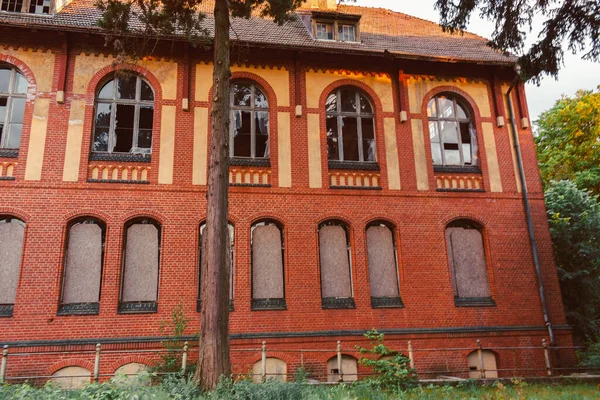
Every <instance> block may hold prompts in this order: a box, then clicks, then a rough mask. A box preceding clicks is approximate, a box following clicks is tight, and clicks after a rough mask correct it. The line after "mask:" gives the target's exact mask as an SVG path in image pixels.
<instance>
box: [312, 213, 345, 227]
mask: <svg viewBox="0 0 600 400" xmlns="http://www.w3.org/2000/svg"><path fill="white" fill-rule="evenodd" d="M332 220H336V221H341V222H343V223H344V224H346V226H347V227H348V229H351V228H352V222H351V221H350V220H349V219H348V218H347V217H345V216H342V215H340V214H327V215H324V216H321V217H319V218H318V219H317V220H316V224H317V229H318V228H319V225H321V224H322V223H323V222H327V221H332Z"/></svg>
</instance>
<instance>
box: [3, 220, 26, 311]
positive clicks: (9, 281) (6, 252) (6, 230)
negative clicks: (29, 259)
mask: <svg viewBox="0 0 600 400" xmlns="http://www.w3.org/2000/svg"><path fill="white" fill-rule="evenodd" d="M24 236H25V223H24V222H23V221H20V220H18V219H16V218H12V217H0V317H11V316H12V315H13V307H14V304H15V297H16V296H17V286H18V283H19V274H20V271H21V257H22V255H23V238H24Z"/></svg>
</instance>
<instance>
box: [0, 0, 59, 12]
mask: <svg viewBox="0 0 600 400" xmlns="http://www.w3.org/2000/svg"><path fill="white" fill-rule="evenodd" d="M51 6H52V2H51V0H0V10H1V11H11V12H22V13H29V14H50V9H51Z"/></svg>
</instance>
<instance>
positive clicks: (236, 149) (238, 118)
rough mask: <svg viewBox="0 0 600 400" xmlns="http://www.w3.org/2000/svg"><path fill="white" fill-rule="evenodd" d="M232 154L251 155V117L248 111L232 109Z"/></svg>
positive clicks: (239, 155)
mask: <svg viewBox="0 0 600 400" xmlns="http://www.w3.org/2000/svg"><path fill="white" fill-rule="evenodd" d="M233 114H234V118H233V119H234V121H233V122H234V126H233V156H234V157H252V153H251V138H252V133H251V119H252V113H251V112H249V111H238V110H236V111H234V112H233Z"/></svg>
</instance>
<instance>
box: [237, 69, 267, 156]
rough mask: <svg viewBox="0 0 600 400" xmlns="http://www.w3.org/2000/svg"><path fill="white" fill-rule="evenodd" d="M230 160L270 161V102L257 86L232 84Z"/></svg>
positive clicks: (246, 83)
mask: <svg viewBox="0 0 600 400" xmlns="http://www.w3.org/2000/svg"><path fill="white" fill-rule="evenodd" d="M229 142H230V146H229V156H230V157H232V158H233V157H236V158H237V157H241V158H250V159H255V158H257V159H268V158H269V156H270V150H269V102H268V100H267V96H265V94H264V92H263V91H262V90H261V89H260V88H259V87H258V86H257V85H255V84H254V83H252V82H246V81H240V82H233V83H232V84H231V131H230V139H229Z"/></svg>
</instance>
